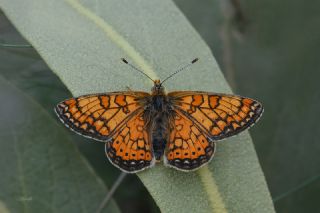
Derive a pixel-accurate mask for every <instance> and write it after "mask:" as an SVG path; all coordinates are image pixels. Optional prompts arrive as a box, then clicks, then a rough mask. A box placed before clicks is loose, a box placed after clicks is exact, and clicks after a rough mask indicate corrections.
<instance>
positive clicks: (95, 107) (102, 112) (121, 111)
mask: <svg viewBox="0 0 320 213" xmlns="http://www.w3.org/2000/svg"><path fill="white" fill-rule="evenodd" d="M148 95H149V94H148V93H143V92H130V93H127V94H126V93H109V94H107V93H106V94H96V95H86V96H80V97H78V98H71V99H68V100H65V101H63V102H61V103H59V104H58V105H57V106H56V108H55V111H56V113H57V114H58V116H59V118H60V120H61V121H62V122H63V123H64V124H65V125H66V126H68V127H70V128H71V129H72V130H74V131H75V132H77V133H79V134H81V135H84V136H87V137H90V138H93V139H96V140H100V141H107V140H110V139H111V137H112V135H113V134H114V133H115V132H116V131H117V129H119V128H121V127H122V126H123V125H124V123H125V122H127V121H128V120H129V119H130V118H131V117H132V116H133V115H134V114H136V113H137V111H138V109H140V108H141V105H140V103H139V101H138V100H139V98H141V97H145V96H148Z"/></svg>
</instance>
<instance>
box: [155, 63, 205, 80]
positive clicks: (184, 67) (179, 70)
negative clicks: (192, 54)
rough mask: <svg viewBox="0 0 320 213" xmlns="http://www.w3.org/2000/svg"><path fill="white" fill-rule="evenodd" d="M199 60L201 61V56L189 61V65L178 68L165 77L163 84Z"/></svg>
mask: <svg viewBox="0 0 320 213" xmlns="http://www.w3.org/2000/svg"><path fill="white" fill-rule="evenodd" d="M197 61H199V58H195V59H193V60H192V61H191V62H190V63H188V64H187V65H185V66H183V67H181V68H180V69H178V70H177V71H175V72H174V73H172V74H171V75H169V76H168V77H167V78H165V79H164V80H163V81H162V83H161V84H163V83H164V82H165V81H166V80H168V79H169V78H171V77H172V76H174V75H176V74H178V73H179V72H181V71H182V70H184V69H186V68H188V67H189V66H191V65H192V64H194V63H196V62H197Z"/></svg>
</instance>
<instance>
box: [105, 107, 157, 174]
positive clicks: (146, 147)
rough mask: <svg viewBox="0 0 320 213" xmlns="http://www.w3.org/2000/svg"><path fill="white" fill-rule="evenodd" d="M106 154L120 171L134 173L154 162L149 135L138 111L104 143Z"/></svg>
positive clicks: (141, 113)
mask: <svg viewBox="0 0 320 213" xmlns="http://www.w3.org/2000/svg"><path fill="white" fill-rule="evenodd" d="M106 155H107V157H108V158H109V160H110V161H111V162H112V163H113V164H114V165H115V166H116V167H118V168H120V169H121V170H122V171H125V172H129V173H135V172H138V171H141V170H144V169H145V168H148V167H151V166H153V165H154V163H155V159H154V157H153V153H152V145H151V141H150V136H149V134H148V132H147V130H146V128H145V121H144V119H143V112H142V111H140V112H139V113H138V114H137V115H135V116H133V118H131V119H130V121H128V122H126V123H125V125H124V126H123V127H122V128H121V129H120V130H119V131H118V132H117V133H116V134H115V135H114V136H113V138H112V140H111V141H110V142H108V143H106Z"/></svg>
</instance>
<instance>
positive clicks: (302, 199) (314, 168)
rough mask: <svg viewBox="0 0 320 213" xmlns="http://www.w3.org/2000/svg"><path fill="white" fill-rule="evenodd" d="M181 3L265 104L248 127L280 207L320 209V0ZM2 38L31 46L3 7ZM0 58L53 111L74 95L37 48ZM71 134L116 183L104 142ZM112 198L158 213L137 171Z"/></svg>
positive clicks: (246, 92) (233, 79)
mask: <svg viewBox="0 0 320 213" xmlns="http://www.w3.org/2000/svg"><path fill="white" fill-rule="evenodd" d="M175 3H176V4H177V6H178V7H179V8H180V9H181V11H182V12H183V13H184V14H185V16H186V17H187V18H188V20H189V21H190V22H191V24H192V25H193V26H194V27H195V29H196V30H197V31H198V32H199V34H200V35H201V36H202V38H203V39H204V40H205V41H206V43H207V44H208V45H209V46H210V48H211V50H212V52H213V54H214V56H215V57H216V59H217V61H218V63H219V65H220V67H221V70H222V71H223V72H224V74H225V76H226V78H227V80H228V82H229V84H230V85H231V87H232V89H233V91H234V93H236V94H240V95H243V96H248V97H252V98H255V99H257V100H260V101H261V102H262V103H263V104H264V106H265V114H264V116H263V117H262V119H261V121H260V122H259V124H258V126H257V128H252V129H251V130H250V132H251V135H252V138H253V141H254V144H255V147H256V150H257V154H258V157H259V160H260V163H261V167H262V169H263V172H264V174H265V176H266V180H267V183H268V186H269V189H270V192H271V195H272V198H273V200H274V205H275V208H276V211H277V212H320V204H319V197H320V178H319V177H320V166H319V165H320V157H319V155H320V145H319V143H317V142H318V141H319V138H320V125H319V124H318V119H319V117H320V116H319V114H318V111H319V109H320V84H319V79H320V74H319V73H320V60H319V53H320V51H319V47H320V30H319V29H320V28H319V26H320V13H319V8H320V1H316V0H313V1H312V0H309V1H297V0H291V1H289V0H282V1H276V0H268V1H253V0H242V1H239V0H229V1H226V0H225V1H222V0H220V1H213V0H203V1H196V0H188V1H185V0H184V1H183V0H176V1H175ZM0 42H1V43H10V44H27V42H26V41H25V40H24V39H23V38H22V37H21V36H20V35H19V33H18V32H17V31H16V30H15V29H14V27H13V26H12V25H11V24H10V22H9V21H8V20H7V18H6V17H5V16H4V14H2V13H1V15H0ZM190 51H191V50H190ZM0 62H1V63H0V74H1V77H3V78H5V79H7V80H8V81H9V82H10V83H12V84H13V85H14V86H16V87H18V88H19V89H21V90H23V91H25V92H26V93H27V94H28V95H31V96H32V97H33V98H35V99H36V100H37V101H38V102H39V103H40V104H41V105H42V106H44V108H45V109H47V110H48V112H49V113H50V114H51V115H52V116H54V114H53V111H52V108H53V106H54V105H55V104H56V103H57V102H59V101H60V100H63V99H65V98H68V97H70V96H71V94H70V93H69V92H68V90H67V89H66V87H65V86H64V85H63V84H62V83H61V82H60V80H59V79H58V78H57V77H56V76H55V75H54V74H53V73H52V72H51V71H50V70H49V68H48V67H47V66H46V65H45V63H44V62H43V60H42V59H41V58H40V57H39V55H38V54H37V53H36V51H35V50H33V49H32V48H9V47H1V48H0ZM71 135H72V138H73V141H74V142H75V144H76V145H77V146H78V147H79V149H80V150H81V151H82V152H83V153H84V155H85V156H86V157H87V159H88V160H89V161H90V163H91V164H92V166H93V167H94V169H95V171H96V172H97V173H98V174H99V175H100V176H101V177H102V179H103V180H104V181H105V182H106V185H107V186H109V187H110V186H111V185H112V183H113V182H114V181H115V179H116V178H117V176H118V175H119V171H118V170H117V169H115V168H114V167H113V166H111V165H110V164H108V163H106V159H105V156H104V153H103V152H101V150H103V149H104V148H103V147H104V145H103V144H101V143H90V145H89V146H88V145H87V144H89V142H88V141H87V139H84V138H83V137H80V136H77V135H75V134H72V133H71ZM97 153H98V154H97ZM114 198H115V200H116V202H117V203H118V205H119V207H120V208H121V207H122V206H125V207H126V208H121V210H122V211H123V212H128V209H129V210H130V212H142V211H143V212H159V209H158V207H157V206H156V204H155V203H154V201H153V200H152V198H151V197H150V195H149V194H148V192H147V191H146V189H145V188H144V186H143V184H142V183H141V182H140V180H139V179H138V178H137V177H136V176H135V175H129V176H127V178H126V179H125V180H124V182H123V183H122V184H121V186H120V187H119V189H118V190H117V192H116V193H115V195H114Z"/></svg>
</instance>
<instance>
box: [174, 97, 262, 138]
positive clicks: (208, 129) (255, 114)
mask: <svg viewBox="0 0 320 213" xmlns="http://www.w3.org/2000/svg"><path fill="white" fill-rule="evenodd" d="M168 97H169V100H170V101H171V103H172V104H173V106H174V109H175V110H176V111H179V112H180V113H181V114H183V115H184V116H185V117H187V118H189V119H190V120H191V121H192V122H193V123H194V124H195V126H197V128H198V129H199V130H200V131H201V132H203V133H204V134H205V135H206V136H207V137H208V138H209V139H210V141H216V140H221V139H224V138H226V137H230V136H233V135H235V134H238V133H239V132H241V131H243V130H245V129H247V128H249V127H250V126H252V125H253V124H254V123H255V122H257V120H258V119H259V118H260V116H261V114H262V112H263V107H262V105H261V104H260V103H259V102H258V101H256V100H253V99H250V98H245V97H241V96H236V95H226V94H216V93H207V92H187V91H186V92H184V91H181V92H180V91H178V92H171V93H169V94H168Z"/></svg>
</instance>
